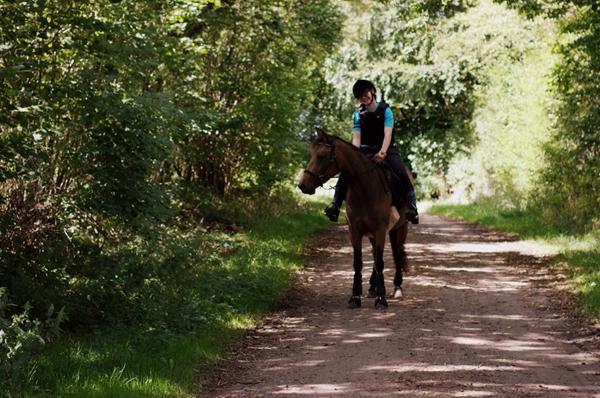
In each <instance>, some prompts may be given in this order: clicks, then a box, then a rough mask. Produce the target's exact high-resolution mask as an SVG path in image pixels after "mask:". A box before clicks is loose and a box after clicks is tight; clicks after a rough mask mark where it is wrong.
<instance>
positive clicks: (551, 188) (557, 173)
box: [506, 0, 600, 230]
mask: <svg viewBox="0 0 600 398" xmlns="http://www.w3.org/2000/svg"><path fill="white" fill-rule="evenodd" d="M506 3H508V4H510V5H511V6H513V7H516V8H519V9H520V10H522V11H523V12H525V13H526V14H528V15H530V16H533V15H538V14H544V15H547V16H549V17H552V18H560V20H559V23H558V26H559V28H560V32H561V34H562V37H561V40H560V42H559V44H558V46H557V52H558V54H560V56H561V61H560V62H559V63H558V64H557V66H556V68H555V70H554V73H553V90H554V92H555V93H556V95H557V97H558V105H557V109H556V119H557V120H556V123H555V129H554V132H553V136H552V139H551V140H550V141H549V142H548V143H547V145H546V146H545V148H544V152H545V155H546V159H547V165H548V166H547V167H546V168H545V170H543V172H542V173H541V178H540V180H539V187H538V189H537V192H536V195H537V197H538V198H539V201H538V205H539V206H541V207H542V208H544V210H545V213H546V217H547V218H548V219H551V220H554V222H556V223H559V224H561V225H565V226H567V225H568V226H570V227H571V228H574V229H577V230H587V229H592V228H595V227H597V226H598V223H599V220H600V210H599V209H600V199H599V198H600V139H599V138H598V137H600V132H599V130H598V126H600V123H599V122H600V119H599V115H600V109H599V105H598V101H596V98H597V97H598V95H600V92H599V90H600V85H599V84H598V82H599V81H600V80H599V77H600V66H599V65H600V63H599V62H598V59H599V57H600V45H599V43H600V17H599V13H598V4H597V2H594V1H588V0H573V1H550V0H547V1H533V0H528V1H516V0H515V1H506Z"/></svg>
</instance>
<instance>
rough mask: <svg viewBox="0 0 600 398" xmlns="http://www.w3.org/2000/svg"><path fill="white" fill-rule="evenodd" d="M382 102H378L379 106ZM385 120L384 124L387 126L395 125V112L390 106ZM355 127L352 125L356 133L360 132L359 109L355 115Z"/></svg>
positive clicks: (386, 111)
mask: <svg viewBox="0 0 600 398" xmlns="http://www.w3.org/2000/svg"><path fill="white" fill-rule="evenodd" d="M379 104H381V102H378V103H377V107H379ZM384 116H385V120H384V121H383V125H384V126H385V127H394V114H393V113H392V109H391V108H390V107H389V106H388V108H387V109H386V110H385V115H384ZM352 118H353V121H354V127H352V131H353V132H355V133H360V114H359V111H355V112H354V115H353V117H352Z"/></svg>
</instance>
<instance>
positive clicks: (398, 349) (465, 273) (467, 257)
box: [202, 215, 600, 398]
mask: <svg viewBox="0 0 600 398" xmlns="http://www.w3.org/2000/svg"><path fill="white" fill-rule="evenodd" d="M316 242H318V243H317V245H316V246H314V247H313V248H312V249H310V252H309V255H308V258H307V264H306V268H305V270H304V271H303V273H302V274H301V275H300V276H299V277H298V282H297V283H296V286H295V287H294V289H293V290H292V291H291V292H290V294H289V296H288V298H287V299H286V301H285V302H284V303H283V305H282V308H281V310H279V311H277V312H275V313H273V314H271V315H269V316H268V317H266V318H265V319H264V324H263V326H262V327H260V328H258V329H257V330H255V331H252V332H250V333H248V335H247V337H246V338H245V340H244V341H243V342H242V343H241V345H240V347H239V349H238V350H237V352H236V353H234V354H233V355H232V356H231V358H230V359H228V360H226V361H224V362H223V363H222V364H221V365H220V368H219V369H217V370H215V371H214V372H213V373H212V374H211V375H210V377H209V379H208V380H209V383H208V385H207V386H206V387H205V390H204V392H203V393H202V396H203V397H219V398H225V397H230V398H233V397H388V396H389V397H393V396H399V397H422V396H423V397H569V398H575V397H600V347H599V343H598V341H599V339H600V338H599V336H600V333H599V331H600V329H599V328H598V326H597V325H593V324H591V323H590V322H589V320H586V319H582V318H580V317H576V316H574V315H573V314H574V307H573V302H572V300H571V299H570V297H571V296H570V295H569V293H567V292H565V291H564V290H563V291H560V290H557V287H562V286H565V285H566V282H565V281H564V279H563V278H562V276H561V275H560V272H558V271H556V270H549V267H548V266H547V264H546V263H547V257H544V256H545V255H547V254H548V253H546V252H545V250H544V248H540V247H538V246H537V245H535V244H534V243H532V242H520V241H515V240H514V239H511V238H510V237H508V236H507V235H505V234H501V233H498V232H493V231H489V230H487V229H484V228H481V227H476V226H473V225H469V224H466V223H463V222H458V221H450V220H446V219H442V218H439V217H434V216H428V215H425V216H424V217H422V223H421V224H420V225H418V226H416V227H412V228H411V231H410V233H409V242H408V244H407V252H408V256H409V261H410V262H411V266H412V267H411V268H412V269H411V272H410V273H409V274H408V275H407V276H406V277H405V280H404V292H405V298H404V300H394V299H392V298H390V299H389V303H390V306H389V308H388V309H387V310H384V311H379V310H375V309H374V308H373V299H365V300H364V301H363V307H362V308H359V309H348V308H347V306H346V302H347V299H348V297H349V296H350V292H351V286H352V275H353V271H352V248H351V247H350V244H349V240H348V237H347V232H346V227H345V226H344V225H337V226H333V227H332V228H331V229H330V230H329V231H327V232H326V233H324V234H323V235H322V236H320V237H319V239H318V241H316ZM364 247H368V245H367V242H365V244H364ZM364 259H365V260H366V261H365V271H364V275H366V277H364V281H365V285H364V286H365V291H366V286H367V285H366V282H367V278H368V275H369V272H370V268H371V267H372V264H373V262H372V261H370V260H371V256H370V251H366V250H365V255H364ZM385 261H386V269H387V271H386V273H385V275H386V286H387V288H388V292H392V291H393V289H392V277H393V261H392V259H391V250H389V248H386V256H385Z"/></svg>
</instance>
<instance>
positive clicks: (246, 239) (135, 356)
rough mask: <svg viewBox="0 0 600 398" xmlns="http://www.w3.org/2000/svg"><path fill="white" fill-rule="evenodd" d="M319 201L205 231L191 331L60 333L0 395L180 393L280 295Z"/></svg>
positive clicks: (193, 389) (316, 224)
mask: <svg viewBox="0 0 600 398" xmlns="http://www.w3.org/2000/svg"><path fill="white" fill-rule="evenodd" d="M321 207H322V204H320V203H316V204H312V205H310V207H309V208H305V209H304V210H303V211H297V212H294V213H291V214H287V215H282V216H278V217H275V218H262V219H259V220H257V221H256V222H254V223H253V224H252V225H251V226H250V228H248V229H247V230H246V231H245V232H239V233H235V234H229V235H228V234H224V233H222V232H214V233H208V234H207V235H206V236H204V237H203V241H204V243H206V242H207V241H208V242H209V243H211V244H212V245H213V246H212V247H214V249H215V250H216V251H215V253H216V254H215V253H213V255H212V256H206V258H204V259H203V260H202V261H204V262H205V263H202V264H198V269H199V271H198V272H199V274H200V280H201V281H202V284H201V286H197V289H196V292H195V293H196V294H197V295H198V300H200V302H201V303H203V305H204V307H203V310H204V311H203V313H205V314H204V315H205V318H201V319H200V320H199V325H198V326H196V327H195V328H194V330H193V331H190V332H185V331H181V330H179V331H169V330H164V329H161V328H158V327H157V328H156V329H154V328H149V327H148V325H145V326H142V325H140V326H139V327H128V328H126V329H123V330H101V331H97V332H95V333H89V334H85V335H71V336H65V337H63V338H62V339H60V340H58V341H57V342H56V343H55V344H53V345H52V346H50V347H49V348H48V349H46V351H44V352H43V353H42V354H41V355H39V356H37V357H35V358H34V360H33V361H31V363H30V365H29V367H28V372H26V376H25V378H26V379H27V380H26V381H25V383H22V384H25V385H26V386H25V388H19V389H18V390H15V389H12V390H4V391H3V390H2V389H0V396H6V397H21V396H22V397H167V396H168V397H187V396H190V395H193V394H195V393H197V392H199V391H200V390H201V383H202V381H201V380H199V370H200V369H202V368H203V367H206V366H208V365H210V364H213V363H215V362H216V361H218V360H219V359H220V358H222V357H223V355H225V353H226V350H227V347H228V345H229V344H230V343H231V342H232V341H234V340H235V339H236V338H237V337H239V336H240V335H241V334H242V333H243V331H244V330H246V329H248V328H252V327H254V326H256V325H257V323H258V322H259V319H260V316H261V315H262V314H263V313H264V312H265V311H267V310H269V309H270V308H272V307H273V306H274V305H275V304H276V303H277V302H278V301H280V300H281V297H282V296H283V294H284V293H285V291H286V290H287V289H288V287H289V286H290V284H291V282H292V277H293V271H294V270H297V269H298V268H299V267H301V266H302V262H303V258H302V248H303V245H304V244H305V242H306V239H307V237H309V236H310V235H311V234H313V233H315V232H316V231H318V230H319V229H322V228H324V227H325V226H326V225H327V222H326V220H325V218H324V217H323V216H322V215H321V214H320V208H321ZM209 247H211V246H210V245H209ZM184 292H185V291H184ZM0 386H1V384H0Z"/></svg>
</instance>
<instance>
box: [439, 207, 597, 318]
mask: <svg viewBox="0 0 600 398" xmlns="http://www.w3.org/2000/svg"><path fill="white" fill-rule="evenodd" d="M429 212H430V213H433V214H438V215H442V216H447V217H451V218H458V219H462V220H465V221H468V222H471V223H474V224H480V225H485V226H488V227H491V228H493V229H497V230H500V231H505V232H510V233H513V234H515V235H517V236H518V237H520V238H523V239H535V240H537V241H540V242H543V243H545V244H549V245H553V246H556V247H557V248H558V249H559V251H560V254H558V255H557V256H556V257H555V259H554V260H555V264H562V265H565V268H566V270H567V273H568V275H569V276H570V278H571V280H572V284H573V287H574V289H575V290H576V291H577V293H578V295H579V298H580V303H581V305H582V308H584V310H585V311H586V312H588V313H589V314H591V315H593V316H594V317H596V318H598V319H600V231H597V230H596V231H591V232H589V233H586V234H573V233H569V232H567V231H564V230H561V229H560V228H558V227H555V226H552V225H550V224H549V223H548V222H546V220H544V219H543V218H541V217H540V216H539V215H537V214H536V213H535V212H533V211H532V212H527V211H519V210H509V209H505V208H502V207H500V206H496V205H494V204H493V203H478V204H469V205H444V204H436V205H433V206H431V207H430V208H429Z"/></svg>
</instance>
